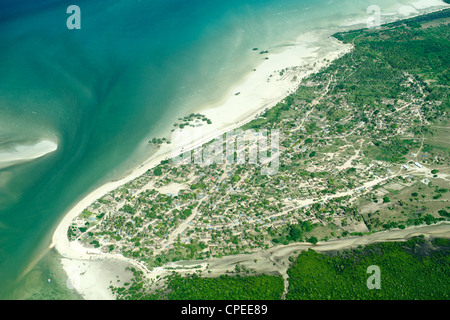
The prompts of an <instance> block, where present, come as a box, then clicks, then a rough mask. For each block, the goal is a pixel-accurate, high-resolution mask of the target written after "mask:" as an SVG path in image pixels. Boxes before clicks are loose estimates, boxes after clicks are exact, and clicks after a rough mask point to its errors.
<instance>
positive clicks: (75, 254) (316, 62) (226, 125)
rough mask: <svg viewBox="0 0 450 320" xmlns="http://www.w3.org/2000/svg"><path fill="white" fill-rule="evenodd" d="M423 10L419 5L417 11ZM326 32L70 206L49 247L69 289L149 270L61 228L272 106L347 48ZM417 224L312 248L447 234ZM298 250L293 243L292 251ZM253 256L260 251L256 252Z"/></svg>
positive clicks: (100, 291)
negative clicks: (200, 124) (198, 125)
mask: <svg viewBox="0 0 450 320" xmlns="http://www.w3.org/2000/svg"><path fill="white" fill-rule="evenodd" d="M434 2H435V1H431V2H430V4H429V5H428V6H434V5H436V4H435V3H434ZM439 2H440V1H439ZM418 3H420V5H422V6H424V3H428V2H426V1H418ZM425 8H426V7H421V8H420V9H425ZM399 18H402V16H399ZM332 33H333V32H328V33H327V32H324V31H322V32H316V33H308V34H304V35H302V36H300V37H299V38H298V39H297V40H296V41H295V43H292V44H289V46H287V47H286V49H285V50H284V51H282V52H279V53H274V54H270V55H268V56H267V57H268V59H267V60H264V61H263V62H262V63H261V64H260V65H259V66H258V67H257V68H256V70H255V71H251V72H249V74H248V75H247V76H246V77H245V78H244V79H243V80H242V81H240V82H239V84H237V85H236V86H235V87H233V88H231V89H230V91H229V93H228V94H227V96H226V97H225V98H224V99H223V100H222V101H218V102H216V103H214V104H213V105H210V106H205V107H204V108H201V110H199V112H201V113H202V114H204V115H206V117H208V118H209V119H211V121H212V124H211V125H209V126H205V127H204V128H202V129H203V130H202V135H201V136H200V137H198V135H197V139H192V140H191V141H190V142H189V143H188V144H186V140H185V139H180V140H179V141H180V142H179V143H177V142H176V141H177V139H172V140H173V141H175V142H174V143H172V144H170V145H166V144H165V145H163V146H161V148H160V149H159V151H158V152H157V153H156V154H155V155H154V156H152V157H151V158H150V159H148V160H147V161H146V162H145V163H143V164H142V165H140V166H139V167H137V168H136V169H135V170H134V171H133V172H132V173H131V174H130V175H128V176H127V177H125V178H123V179H121V180H118V181H113V182H109V183H107V184H105V185H103V186H101V187H99V188H98V189H96V190H95V191H93V192H92V193H90V194H89V195H87V196H86V197H85V198H84V199H82V200H81V201H80V202H78V203H77V204H76V205H75V206H74V207H73V208H72V209H70V211H69V212H67V214H65V216H64V217H63V218H62V220H61V221H60V222H59V225H58V226H57V228H56V230H55V232H54V234H53V238H52V243H51V246H50V247H54V248H55V249H56V250H57V251H58V252H59V253H60V254H61V257H62V259H61V262H62V264H63V266H64V270H65V271H66V273H67V274H68V277H69V281H68V286H69V288H74V289H75V290H77V291H78V292H79V293H80V294H81V295H82V296H83V297H84V298H85V299H114V296H113V295H112V294H111V292H110V290H109V286H110V285H111V284H114V282H116V281H117V280H120V281H121V283H123V282H125V281H126V280H127V279H130V277H131V274H130V273H129V272H125V267H126V266H130V265H134V266H136V267H139V268H140V269H141V270H143V271H145V272H146V273H147V274H148V275H150V274H151V272H150V271H149V270H147V269H146V268H145V266H143V265H141V264H139V263H138V262H136V261H132V260H130V259H127V258H125V257H122V256H118V255H111V254H105V253H101V252H100V251H99V250H95V249H88V248H84V247H82V246H81V245H80V244H79V243H78V242H69V240H68V237H67V230H68V228H69V227H70V225H71V224H72V221H73V219H74V218H75V217H77V216H78V215H79V214H80V213H81V212H82V211H83V210H84V209H85V208H86V207H88V206H89V205H90V204H92V203H93V202H94V201H95V200H97V199H98V198H100V197H102V196H104V195H105V194H107V193H108V192H110V191H112V190H114V189H116V188H118V187H120V186H121V185H123V184H125V183H127V182H129V181H131V180H133V179H135V178H137V177H139V176H141V175H142V174H144V173H145V172H146V171H148V170H149V169H151V168H153V167H155V166H156V165H158V164H159V163H160V162H161V161H162V160H166V159H170V158H171V157H173V156H176V155H177V154H180V153H182V152H185V151H188V150H192V149H194V148H196V147H198V146H200V145H202V144H204V143H206V142H208V141H210V140H211V139H214V138H215V137H217V136H219V135H221V134H223V133H225V132H227V131H230V130H233V129H235V128H238V127H240V126H242V125H243V124H245V123H247V122H249V121H251V120H253V119H254V118H255V116H257V115H259V114H261V112H264V110H265V109H267V108H270V107H272V106H274V105H275V104H276V103H277V102H279V101H280V100H282V99H283V98H284V97H286V96H287V95H289V94H290V93H292V92H293V91H294V90H295V89H296V88H297V87H298V85H299V83H300V82H301V80H302V79H303V78H305V77H307V76H308V75H310V74H311V73H314V72H317V71H319V70H320V69H321V68H323V67H326V66H327V65H328V64H330V63H331V62H332V61H333V60H335V59H337V58H339V57H340V56H342V55H344V54H346V53H347V52H350V51H351V49H352V46H350V45H344V44H342V43H339V42H338V41H337V40H336V39H334V38H331V37H330V35H331V34H332ZM281 70H285V72H283V73H282V75H280V71H281ZM193 130H194V128H184V129H182V130H181V129H178V130H176V131H175V132H174V135H184V136H192V137H194V136H195V134H194V131H193ZM423 228H425V229H420V228H417V230H414V231H412V230H410V229H406V230H402V231H399V232H397V231H392V232H385V233H380V234H376V235H371V236H368V237H363V238H358V239H365V240H354V239H353V238H348V239H342V240H336V241H329V242H328V243H323V244H322V243H319V244H318V246H316V248H319V250H321V249H323V250H336V249H339V248H346V247H349V246H352V245H355V244H356V245H357V244H368V243H372V242H376V241H383V240H390V239H393V238H395V239H401V238H405V237H410V236H411V234H412V233H427V232H429V233H430V234H431V233H433V232H435V233H436V232H437V233H439V234H448V231H449V225H448V224H443V225H441V227H439V228H438V231H436V230H434V229H431V230H429V229H430V228H431V227H423ZM302 245H304V246H305V248H306V246H308V247H309V246H310V245H305V244H302ZM296 248H297V247H296ZM302 248H303V247H298V248H297V250H300V249H302ZM275 250H278V249H275ZM286 250H287V251H289V252H291V247H289V249H287V248H286V249H285V251H286ZM283 252H284V251H280V252H278V251H277V253H276V255H283V254H284V253H283ZM259 254H260V255H261V254H262V253H259ZM246 256H248V255H246ZM248 257H250V256H248ZM224 259H226V258H224ZM229 259H234V258H229ZM253 259H254V258H253ZM253 259H251V260H253ZM251 260H249V261H251ZM258 260H259V258H258ZM224 261H225V260H222V262H217V263H218V264H220V263H224ZM225 262H226V261H225ZM202 263H203V262H202ZM196 264H198V262H196ZM253 268H254V266H253ZM218 269H220V268H218ZM272 271H273V270H272ZM156 274H163V270H162V269H161V270H160V269H158V268H157V270H154V271H152V274H151V275H150V276H149V277H152V276H155V275H156ZM217 274H219V272H217Z"/></svg>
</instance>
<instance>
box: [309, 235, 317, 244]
mask: <svg viewBox="0 0 450 320" xmlns="http://www.w3.org/2000/svg"><path fill="white" fill-rule="evenodd" d="M308 242H310V243H312V244H316V243H317V242H319V240H317V238H316V237H314V236H312V237H311V238H309V239H308Z"/></svg>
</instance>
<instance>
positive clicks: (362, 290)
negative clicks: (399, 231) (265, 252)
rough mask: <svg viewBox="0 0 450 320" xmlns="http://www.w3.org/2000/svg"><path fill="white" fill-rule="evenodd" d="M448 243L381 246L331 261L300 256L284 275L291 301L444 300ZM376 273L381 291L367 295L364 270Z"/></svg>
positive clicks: (449, 294)
mask: <svg viewBox="0 0 450 320" xmlns="http://www.w3.org/2000/svg"><path fill="white" fill-rule="evenodd" d="M448 246H449V241H448V240H446V239H435V240H434V241H432V242H431V243H430V242H427V241H425V240H424V239H422V238H414V239H411V240H409V241H407V242H395V243H393V242H386V243H380V244H374V245H369V246H367V247H365V248H364V249H357V250H351V251H344V252H339V253H337V255H335V256H331V255H327V254H320V253H317V252H315V251H313V250H309V251H305V252H303V253H302V254H300V255H299V256H298V258H297V260H296V261H295V263H294V265H293V266H292V267H291V268H290V269H289V270H288V274H289V292H288V294H287V296H286V298H287V299H291V300H304V299H305V300H309V299H320V300H322V299H324V300H328V299H332V300H340V299H364V300H366V299H367V300H369V299H370V300H371V299H402V300H405V299H408V300H409V299H449V298H450V277H449V276H450V255H449V252H448V249H449V247H448ZM372 265H376V266H379V267H380V270H381V289H379V290H378V289H373V290H369V289H368V288H367V279H368V278H369V276H370V274H368V273H367V268H368V267H369V266H372Z"/></svg>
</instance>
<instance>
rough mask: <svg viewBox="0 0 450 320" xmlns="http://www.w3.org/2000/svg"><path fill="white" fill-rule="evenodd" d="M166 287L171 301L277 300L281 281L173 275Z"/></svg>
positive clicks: (269, 278)
mask: <svg viewBox="0 0 450 320" xmlns="http://www.w3.org/2000/svg"><path fill="white" fill-rule="evenodd" d="M168 287H169V289H170V290H171V291H170V293H169V299H171V300H279V299H281V295H282V294H283V290H284V285H283V278H281V277H275V276H268V275H261V276H240V275H237V276H227V275H224V276H221V277H219V278H201V277H199V276H197V275H195V274H194V275H192V276H190V277H180V276H175V277H173V278H171V280H170V281H169V286H168Z"/></svg>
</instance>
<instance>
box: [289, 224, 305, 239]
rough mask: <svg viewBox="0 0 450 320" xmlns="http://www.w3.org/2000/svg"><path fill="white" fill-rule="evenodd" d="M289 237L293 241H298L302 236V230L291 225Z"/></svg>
mask: <svg viewBox="0 0 450 320" xmlns="http://www.w3.org/2000/svg"><path fill="white" fill-rule="evenodd" d="M289 237H290V239H291V240H292V241H298V240H299V239H300V238H301V237H302V231H301V230H300V228H299V227H297V226H291V230H289Z"/></svg>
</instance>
